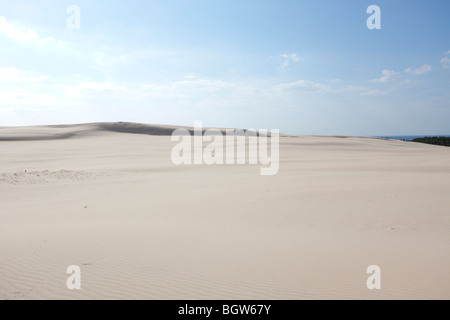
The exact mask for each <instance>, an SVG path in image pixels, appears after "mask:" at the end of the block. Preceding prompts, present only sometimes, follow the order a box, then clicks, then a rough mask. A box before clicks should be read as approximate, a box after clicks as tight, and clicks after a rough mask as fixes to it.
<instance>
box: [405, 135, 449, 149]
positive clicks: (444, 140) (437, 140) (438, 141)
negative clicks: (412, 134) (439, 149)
mask: <svg viewBox="0 0 450 320" xmlns="http://www.w3.org/2000/svg"><path fill="white" fill-rule="evenodd" d="M412 141H413V142H420V143H428V144H435V145H438V146H445V147H450V137H424V138H416V139H413V140H412Z"/></svg>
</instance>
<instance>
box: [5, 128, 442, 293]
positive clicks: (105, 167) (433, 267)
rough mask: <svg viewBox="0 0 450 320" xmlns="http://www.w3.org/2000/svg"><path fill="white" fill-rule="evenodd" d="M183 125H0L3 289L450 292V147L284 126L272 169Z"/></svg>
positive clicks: (14, 291)
mask: <svg viewBox="0 0 450 320" xmlns="http://www.w3.org/2000/svg"><path fill="white" fill-rule="evenodd" d="M174 129H175V127H174V126H156V125H143V124H132V123H94V124H83V125H66V126H39V127H16V128H9V127H3V128H0V262H1V263H0V299H50V298H56V299H91V298H99V299H335V298H340V299H383V298H389V299H422V298H424V299H436V298H437V299H450V273H449V272H448V270H449V267H450V197H449V196H448V194H449V192H450V148H445V147H438V146H431V145H425V144H418V143H412V142H403V141H395V140H383V139H374V138H364V137H340V136H336V137H325V136H292V135H284V136H282V137H281V138H280V157H281V158H280V170H279V173H278V174H277V175H275V176H261V175H260V174H259V167H258V166H252V165H228V166H220V165H215V166H207V165H202V166H186V165H183V166H176V165H174V164H173V163H172V161H171V158H170V155H171V149H172V147H173V145H174V144H173V143H172V142H171V141H170V137H169V135H171V133H172V132H173V130H174ZM189 130H190V132H192V128H189ZM69 265H78V266H80V268H81V272H82V273H81V274H82V278H81V279H82V280H81V283H82V289H81V290H74V291H71V290H68V289H67V287H66V280H67V277H68V276H69V275H68V274H66V268H67V267H68V266H69ZM369 265H379V266H380V267H381V270H382V278H381V279H382V289H381V290H368V289H367V287H366V280H367V278H368V276H369V275H368V274H366V268H367V267H368V266H369Z"/></svg>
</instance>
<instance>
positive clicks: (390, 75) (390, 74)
mask: <svg viewBox="0 0 450 320" xmlns="http://www.w3.org/2000/svg"><path fill="white" fill-rule="evenodd" d="M381 73H382V74H383V76H382V77H380V78H377V79H373V80H372V82H379V83H384V82H388V81H392V80H394V79H395V78H396V77H397V75H398V72H395V71H394V70H383V71H382V72H381Z"/></svg>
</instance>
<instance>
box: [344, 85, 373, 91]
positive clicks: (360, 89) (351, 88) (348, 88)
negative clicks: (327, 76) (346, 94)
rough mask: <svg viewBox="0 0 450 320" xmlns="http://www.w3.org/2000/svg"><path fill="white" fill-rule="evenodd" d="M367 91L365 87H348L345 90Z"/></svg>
mask: <svg viewBox="0 0 450 320" xmlns="http://www.w3.org/2000/svg"><path fill="white" fill-rule="evenodd" d="M367 89H368V88H367V87H362V86H354V85H349V86H348V87H346V88H345V91H365V90H367Z"/></svg>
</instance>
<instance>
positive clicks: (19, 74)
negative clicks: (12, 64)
mask: <svg viewBox="0 0 450 320" xmlns="http://www.w3.org/2000/svg"><path fill="white" fill-rule="evenodd" d="M47 79H48V77H47V76H36V75H33V74H30V73H29V72H25V71H22V70H19V69H16V68H0V82H6V83H18V82H21V83H27V82H42V81H45V80H47Z"/></svg>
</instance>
